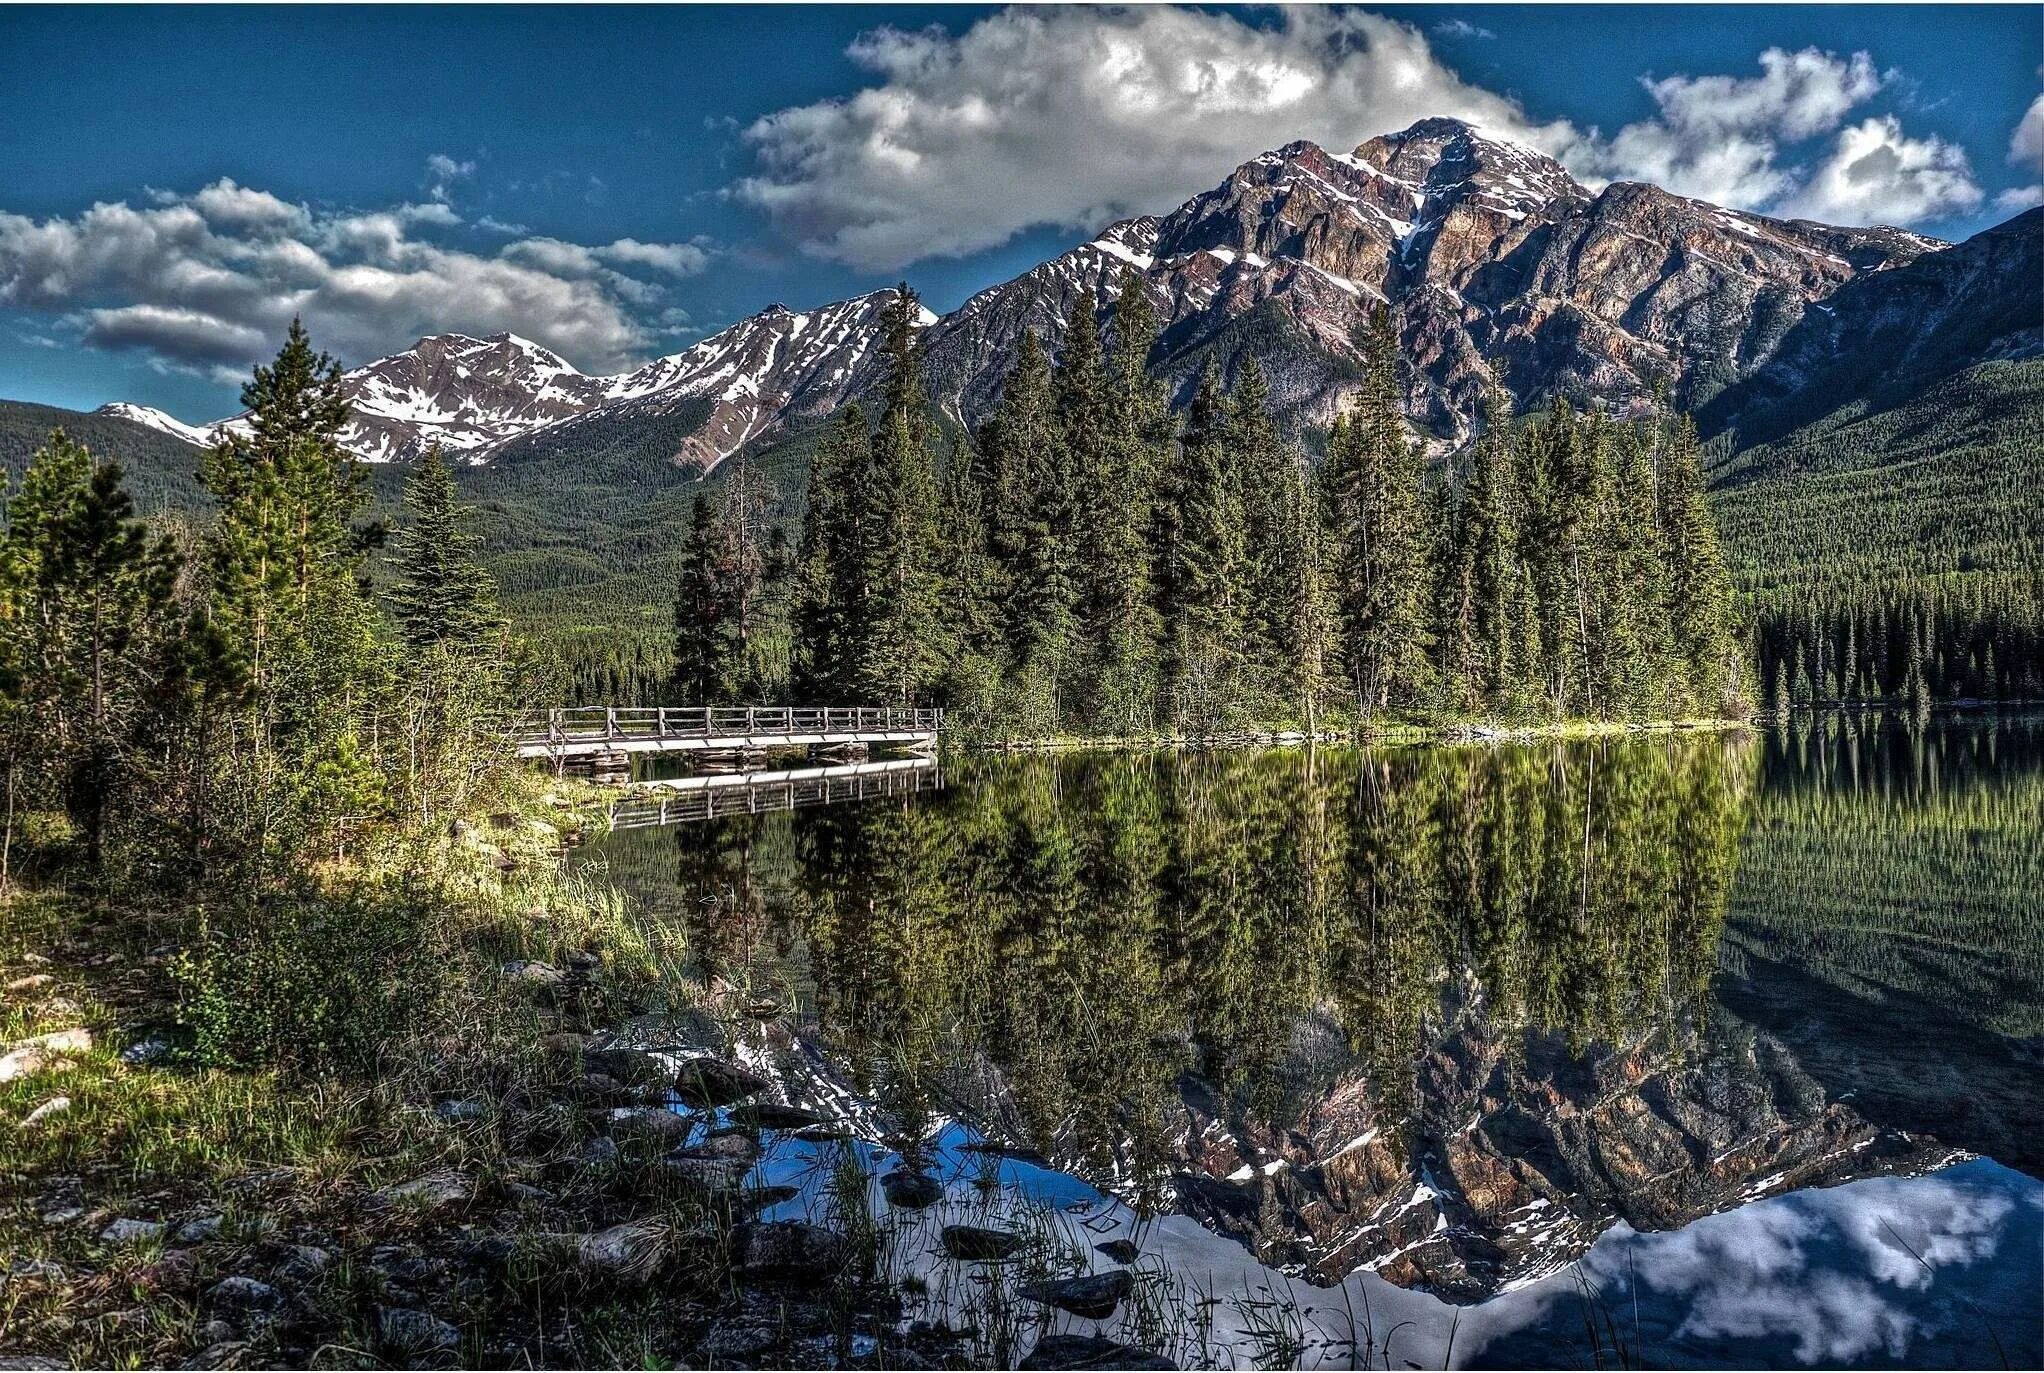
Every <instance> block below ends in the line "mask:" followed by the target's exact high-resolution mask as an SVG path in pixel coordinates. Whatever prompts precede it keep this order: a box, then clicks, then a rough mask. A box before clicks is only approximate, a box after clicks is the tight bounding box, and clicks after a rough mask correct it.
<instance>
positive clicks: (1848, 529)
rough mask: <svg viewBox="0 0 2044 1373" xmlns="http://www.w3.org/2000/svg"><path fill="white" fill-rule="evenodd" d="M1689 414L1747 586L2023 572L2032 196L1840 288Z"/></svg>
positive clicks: (2042, 253)
mask: <svg viewBox="0 0 2044 1373" xmlns="http://www.w3.org/2000/svg"><path fill="white" fill-rule="evenodd" d="M1697 418H1698V424H1699V427H1700V428H1701V430H1702V432H1703V433H1704V434H1705V435H1706V436H1707V437H1710V438H1711V439H1713V440H1714V446H1715V447H1716V448H1717V449H1718V450H1719V451H1720V452H1721V453H1722V454H1723V455H1724V457H1723V460H1722V461H1721V463H1720V464H1719V465H1718V467H1717V468H1716V470H1715V471H1714V473H1713V483H1714V486H1715V488H1716V489H1715V491H1714V493H1713V504H1714V505H1715V507H1716V509H1717V514H1718V520H1719V524H1720V526H1721V528H1722V529H1723V530H1724V533H1725V540H1726V545H1727V549H1728V551H1729V552H1730V554H1731V556H1732V558H1733V561H1734V565H1735V567H1736V570H1737V571H1738V573H1739V577H1740V581H1741V583H1742V585H1744V586H1746V587H1747V588H1748V589H1752V590H1766V589H1769V588H1781V589H1783V590H1784V591H1786V592H1789V593H1792V594H1795V595H1800V594H1802V593H1803V592H1805V591H1807V590H1809V589H1811V588H1814V587H1821V586H1826V585H1830V586H1839V585H1853V586H1858V587H1862V588H1864V587H1866V586H1869V585H1872V584H1874V583H1877V582H1883V581H1892V580H1895V579H1912V578H1918V577H1922V576H1924V575H1932V576H1947V575H1950V574H1953V573H1965V574H1989V573H2013V574H2023V573H2024V572H2025V570H2026V569H2027V570H2034V568H2035V567H2036V565H2037V559H2038V552H2039V550H2040V549H2044V210H2031V211H2029V212H2027V213H2025V214H2022V215H2020V216H2018V217H2017V218H2015V219H2012V220H2010V221H2009V222H2008V223H2006V224H2003V225H2000V226H1998V227H1996V228H1992V229H1988V230H1985V231H1983V232H1981V233H1979V234H1976V235H1975V236H1974V237H1972V238H1971V239H1968V240H1967V241H1966V242H1964V243H1961V244H1958V245H1957V246H1955V247H1951V248H1947V249H1944V250H1942V251H1939V252H1934V253H1926V254H1924V255H1923V256H1921V257H1918V258H1917V259H1915V260H1914V261H1913V262H1910V263H1908V264H1907V265H1905V266H1901V267H1897V268H1894V269H1893V270H1891V271H1886V272H1879V273H1875V274H1873V275H1870V276H1866V277H1863V278H1860V279H1858V280H1855V281H1852V282H1850V283H1848V284H1846V285H1845V286H1842V287H1840V288H1839V289H1838V290H1837V291H1836V292H1834V293H1833V294H1832V295H1830V296H1829V297H1827V298H1826V299H1825V300H1824V301H1823V302H1822V303H1821V304H1819V305H1817V306H1816V307H1814V308H1813V309H1811V310H1810V311H1809V312H1808V313H1806V314H1805V315H1804V316H1803V318H1802V320H1801V321H1800V322H1799V323H1798V324H1797V325H1796V327H1795V328H1794V329H1792V330H1790V331H1789V332H1788V334H1787V335H1786V336H1784V337H1783V339H1782V341H1781V343H1780V344H1779V345H1778V346H1777V347H1776V348H1775V349H1774V350H1773V351H1772V352H1771V353H1770V354H1769V356H1768V357H1767V359H1766V360H1765V361H1764V362H1763V363H1762V365H1761V366H1759V367H1758V368H1756V369H1755V370H1754V371H1753V372H1752V373H1750V374H1749V375H1748V376H1746V377H1745V378H1743V379H1742V380H1740V381H1739V382H1737V383H1736V384H1734V385H1732V386H1730V387H1728V388H1726V389H1725V390H1724V391H1723V392H1721V393H1719V394H1718V395H1717V396H1716V397H1715V398H1713V399H1712V400H1711V401H1710V402H1709V403H1708V404H1706V405H1704V406H1703V408H1702V409H1701V411H1700V412H1699V414H1698V417H1697Z"/></svg>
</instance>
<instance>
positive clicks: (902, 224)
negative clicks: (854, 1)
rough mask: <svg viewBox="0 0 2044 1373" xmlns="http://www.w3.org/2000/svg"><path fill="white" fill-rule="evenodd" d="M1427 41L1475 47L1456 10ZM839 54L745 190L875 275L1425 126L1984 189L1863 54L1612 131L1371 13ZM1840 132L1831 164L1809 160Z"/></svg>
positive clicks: (1628, 164)
mask: <svg viewBox="0 0 2044 1373" xmlns="http://www.w3.org/2000/svg"><path fill="white" fill-rule="evenodd" d="M1435 32H1436V33H1443V34H1454V35H1457V36H1463V37H1477V36H1481V34H1480V32H1479V31H1478V30H1476V29H1475V28H1474V26H1471V25H1468V24H1467V21H1464V20H1459V19H1447V20H1443V21H1441V22H1440V23H1438V24H1436V25H1435ZM847 51H848V55H849V56H850V57H851V58H852V60H853V61H854V62H856V63H858V64H859V65H860V66H861V67H863V68H865V69H866V70H867V71H868V72H870V73H872V75H873V77H874V78H875V80H874V84H872V85H869V86H868V87H866V88H865V89H862V90H860V91H858V92H857V93H855V94H853V95H851V96H848V97H845V98H842V99H831V100H823V101H818V102H816V103H814V104H810V105H801V106H796V107H792V108H789V109H784V110H780V111H777V112H775V113H773V114H769V115H767V116H765V117H763V118H761V119H759V120H757V121H755V122H754V123H753V124H752V125H750V126H749V127H748V128H746V129H745V130H744V131H743V135H742V137H743V138H744V140H745V141H746V142H747V143H748V144H749V145H750V146H751V148H752V151H753V153H754V155H755V157H756V159H757V165H756V168H755V170H754V172H753V174H752V175H749V176H746V177H744V178H742V179H740V180H739V181H738V182H736V183H735V184H734V185H733V186H732V188H731V192H732V194H734V195H735V196H736V197H737V198H738V199H739V200H740V201H742V202H744V203H746V204H749V205H752V206H753V207H755V208H757V209H759V210H761V211H763V212H764V213H765V214H766V215H767V216H768V217H769V219H770V220H771V221H772V222H773V223H774V224H775V225H776V226H777V227H778V228H779V229H780V231H781V232H782V233H784V234H785V235H786V236H787V237H788V238H790V239H792V240H793V241H794V242H795V243H797V244H798V245H799V246H800V247H801V248H802V249H803V250H804V251H806V252H808V253H811V254H813V255H815V256H818V257H823V258H828V259H831V260H834V261H839V262H845V263H849V264H851V265H853V266H857V267H861V268H866V269H871V270H882V269H885V270H892V269H895V268H899V267H902V266H905V265H907V264H908V263H911V262H914V261H917V260H919V259H922V258H929V257H954V256H962V255H965V254H969V253H973V252H976V251H979V250H981V249H984V248H988V247H992V246H994V245H996V244H999V243H1002V242H1004V241H1006V240H1007V239H1008V238H1010V237H1012V236H1013V235H1014V234H1016V233H1018V232H1020V231H1021V230H1024V229H1027V228H1031V227H1034V226H1039V225H1050V226H1054V227H1058V228H1063V229H1073V230H1086V229H1092V228H1097V227H1099V226H1100V225H1102V224H1104V223H1106V222H1107V221H1109V220H1112V219H1115V218H1119V217H1123V216H1127V215H1131V214H1141V213H1151V212H1161V211H1165V210H1168V209H1170V208H1172V207H1174V206H1175V205H1177V204H1178V203H1179V202H1181V201H1182V200H1184V199H1185V198H1187V197H1188V196H1190V195H1193V194H1196V193H1197V192H1199V191H1201V190H1204V189H1206V188H1207V187H1209V186H1211V185H1213V184H1214V183H1215V182H1217V181H1219V180H1220V179H1221V177H1223V176H1225V175H1226V174H1227V173H1228V171H1229V170H1231V169H1232V168H1233V167H1234V166H1236V165H1237V164H1238V163H1240V162H1241V161H1242V160H1243V159H1245V158H1247V157H1251V156H1254V155H1255V154H1256V153H1258V152H1261V151H1263V150H1265V149H1268V148H1273V147H1277V146H1279V145H1281V144H1284V143H1288V142H1291V141H1292V140H1294V139H1299V138H1307V139H1311V140H1313V141H1315V142H1318V143H1321V144H1323V145H1325V146H1328V147H1331V148H1337V149H1347V148H1351V147H1353V146H1355V145H1356V144H1357V143H1360V142H1362V141H1363V140H1364V139H1366V138H1369V137H1371V136H1373V135H1376V134H1379V133H1384V132H1387V131H1390V130H1394V129H1398V128H1402V127H1404V126H1405V125H1407V124H1409V123H1411V122H1412V121H1414V120H1416V119H1420V118H1424V117H1426V116H1430V115H1450V116H1455V117H1459V118H1462V119H1467V120H1469V121H1470V122H1471V123H1474V124H1477V125H1479V126H1481V127H1482V128H1483V129H1484V130H1485V132H1487V133H1490V134H1492V135H1494V136H1497V137H1500V138H1507V139H1511V140H1514V141H1517V142H1520V143H1524V144H1527V145H1529V146H1532V147H1534V148H1537V149H1539V150H1541V151H1543V152H1547V153H1549V154H1551V155H1553V156H1555V157H1557V158H1559V159H1560V160H1561V161H1562V162H1563V163H1564V164H1566V165H1567V166H1568V167H1569V169H1570V170H1571V171H1573V172H1574V173H1575V174H1576V175H1577V176H1579V177H1580V178H1582V179H1583V180H1584V181H1585V182H1587V183H1589V184H1590V185H1591V186H1592V187H1593V188H1595V187H1599V186H1602V185H1603V184H1605V183H1607V182H1609V181H1612V180H1619V179H1626V180H1645V181H1652V182H1654V183H1656V184H1658V185H1662V186H1665V187H1667V188H1668V189H1670V190H1673V191H1676V192H1678V193H1681V194H1684V195H1690V196H1695V197H1698V198H1701V199H1705V200H1710V201H1714V202H1716V203H1719V204H1725V205H1731V206H1735V207H1738V208H1741V209H1751V210H1779V209H1782V208H1784V207H1791V206H1792V207H1794V209H1793V212H1795V213H1814V212H1817V211H1819V210H1820V209H1821V211H1822V212H1823V213H1825V214H1828V215H1830V216H1832V217H1834V218H1838V219H1844V220H1848V221H1850V222H1856V223H1867V222H1873V221H1885V222H1898V223H1908V222H1911V221H1913V220H1920V219H1923V218H1927V217H1934V216H1937V215H1940V214H1946V213H1951V212H1953V211H1955V210H1964V209H1968V208H1971V207H1975V206H1977V205H1978V204H1979V200H1980V196H1979V191H1978V188H1977V187H1976V186H1974V184H1973V181H1972V176H1971V171H1970V168H1968V167H1967V166H1966V164H1965V159H1964V155H1963V153H1961V152H1960V151H1959V150H1958V149H1957V147H1956V146H1954V145H1952V144H1948V143H1945V142H1942V141H1941V140H1938V139H1936V138H1922V139H1918V138H1911V137H1908V136H1906V135H1905V134H1904V133H1903V132H1902V130H1901V129H1900V127H1899V125H1896V124H1895V123H1894V121H1893V120H1892V119H1888V120H1883V121H1867V122H1863V123H1861V124H1859V125H1856V126H1854V127H1853V128H1850V129H1843V128H1842V126H1843V125H1844V124H1845V121H1846V119H1847V118H1848V116H1849V115H1851V114H1852V113H1853V111H1855V110H1856V109H1858V108H1859V107H1861V106H1862V105H1864V104H1865V103H1866V102H1867V101H1869V100H1870V99H1872V98H1873V97H1874V96H1875V95H1877V94H1878V93H1880V92H1881V91H1882V90H1883V89H1884V88H1885V87H1886V86H1888V85H1889V84H1890V79H1891V78H1890V77H1889V76H1887V75H1884V74H1883V73H1882V72H1881V71H1880V70H1878V69H1877V68H1876V67H1875V65H1874V61H1873V58H1872V57H1871V55H1870V54H1868V53H1864V52H1855V53H1852V54H1849V55H1845V56H1840V55H1838V54H1835V53H1828V52H1823V51H1821V50H1818V49H1815V48H1805V49H1803V50H1801V51H1797V52H1790V51H1787V50H1785V49H1780V48H1770V49H1768V50H1766V51H1765V52H1763V53H1761V54H1760V56H1759V58H1758V68H1759V70H1758V72H1757V74H1749V75H1738V76H1732V75H1716V74H1705V75H1688V74H1678V75H1670V76H1661V77H1648V78H1643V82H1642V84H1643V85H1644V86H1645V89H1646V90H1647V92H1648V94H1649V95H1650V96H1651V97H1652V99H1653V101H1654V105H1655V109H1656V113H1655V115H1654V117H1653V118H1651V119H1646V120H1642V121H1639V122H1637V123H1634V124H1629V125H1626V126H1625V127H1624V128H1622V129H1620V130H1619V131H1618V132H1617V133H1616V134H1613V135H1610V136H1605V135H1602V134H1600V133H1598V132H1597V131H1596V130H1594V129H1590V130H1585V129H1579V128H1577V127H1576V126H1574V125H1573V124H1571V123H1570V122H1568V121H1566V120H1555V121H1550V122H1541V121H1539V120H1536V119H1534V118H1532V117H1531V116H1529V115H1528V114H1527V113H1526V112H1525V111H1524V110H1523V109H1522V108H1521V107H1520V106H1519V105H1518V104H1517V103H1516V102H1515V101H1513V100H1511V99H1508V98H1507V97H1504V96H1501V95H1498V94H1496V93H1494V92H1491V91H1488V90H1485V89H1483V88H1482V87H1480V86H1476V85H1473V84H1471V83H1470V82H1467V81H1465V80H1463V79H1462V78H1461V77H1460V76H1459V75H1457V74H1456V73H1455V71H1454V70H1453V69H1451V68H1450V67H1449V66H1447V65H1446V64H1445V63H1444V62H1442V61H1441V59H1440V58H1439V57H1438V56H1437V55H1436V54H1435V53H1434V52H1433V50H1432V48H1431V46H1430V45H1429V42H1428V39H1427V37H1426V35H1425V34H1424V33H1422V32H1421V31H1420V30H1419V29H1417V28H1414V27H1412V26H1411V25H1408V24H1403V23H1399V22H1396V21H1393V20H1390V19H1386V18H1383V17H1380V16H1377V15H1372V14H1368V13H1364V12H1362V11H1357V10H1345V9H1298V10H1287V11H1285V12H1284V13H1283V14H1282V15H1281V16H1280V18H1279V20H1278V22H1277V25H1276V26H1275V27H1273V28H1261V27H1258V26H1255V25H1253V24H1248V23H1244V22H1242V21H1241V20H1239V19H1236V18H1233V17H1230V16H1228V15H1223V14H1209V13H1205V12H1201V11H1194V10H1185V9H1178V8H1171V7H1163V6H1154V7H1152V6H1144V7H1137V8H1132V9H1124V10H1104V9H1088V8H1082V7H1071V8H1065V7H1053V8H1040V9H1039V8H1014V9H1008V10H1003V11H1001V12H999V13H996V14H994V15H991V16H989V17H988V18H986V19H983V20H981V21H979V22H978V23H976V24H974V25H973V26H972V27H971V28H969V29H967V30H965V31H964V32H963V33H960V34H956V35H953V34H950V33H947V32H946V31H944V30H943V29H941V28H934V27H933V28H929V29H924V30H920V31H916V32H905V31H903V30H900V29H894V28H881V29H877V30H875V31H873V32H871V33H867V34H864V35H862V36H860V37H859V38H858V39H856V40H855V41H854V42H853V43H852V45H851V47H850V48H849V49H848V50H847ZM2039 119H2040V121H2044V115H2040V116H2039ZM1834 133H1836V134H1837V137H1836V139H1835V140H1834V141H1833V142H1832V143H1831V145H1830V147H1829V148H1828V149H1826V150H1825V151H1824V152H1822V153H1821V154H1818V155H1817V156H1818V158H1819V160H1818V162H1817V163H1816V165H1808V162H1807V159H1800V153H1799V148H1800V146H1801V145H1806V144H1807V143H1808V142H1809V141H1810V140H1814V139H1819V138H1822V137H1824V136H1826V135H1831V134H1834ZM2040 136H2044V135H2040ZM1799 159H1800V160H1799Z"/></svg>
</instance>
